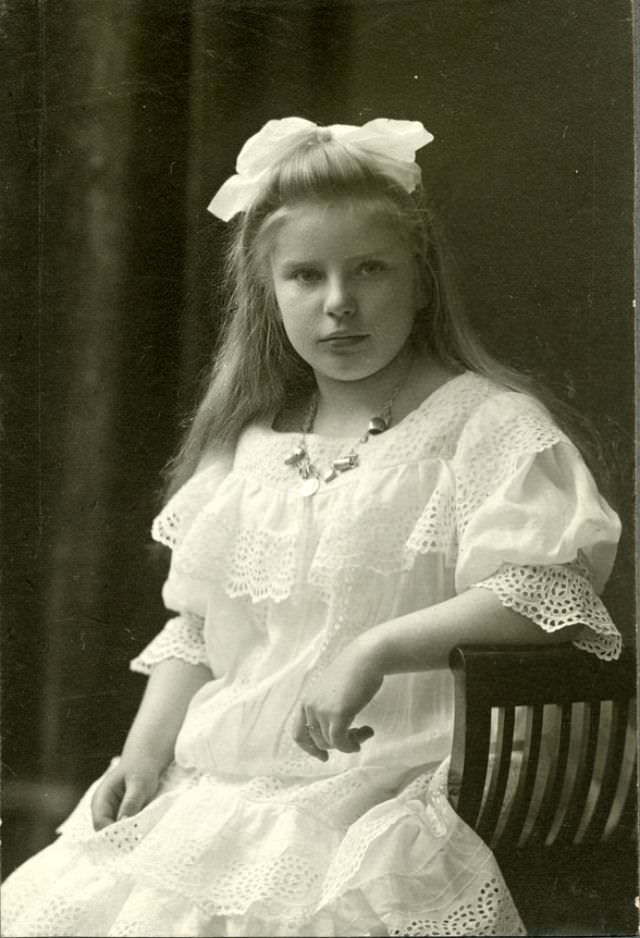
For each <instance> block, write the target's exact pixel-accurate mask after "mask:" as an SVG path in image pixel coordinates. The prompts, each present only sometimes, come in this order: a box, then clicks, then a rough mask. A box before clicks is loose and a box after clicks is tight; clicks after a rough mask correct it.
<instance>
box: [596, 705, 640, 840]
mask: <svg viewBox="0 0 640 938" xmlns="http://www.w3.org/2000/svg"><path fill="white" fill-rule="evenodd" d="M636 754H637V735H636V710H635V707H630V708H629V718H628V720H627V731H626V734H625V746H624V752H623V757H622V765H621V768H620V772H619V775H618V784H617V786H616V793H615V795H614V797H613V803H612V805H611V811H610V812H609V817H608V818H607V823H606V824H605V828H604V831H603V834H602V839H603V840H609V839H610V838H611V837H612V836H613V834H615V833H616V831H617V830H618V829H619V828H621V829H622V830H625V831H627V832H630V833H631V835H632V836H633V835H634V834H635V830H636V808H637V804H636V779H637V760H636Z"/></svg>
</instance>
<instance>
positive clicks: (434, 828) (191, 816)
mask: <svg viewBox="0 0 640 938" xmlns="http://www.w3.org/2000/svg"><path fill="white" fill-rule="evenodd" d="M446 771H447V766H446V764H444V765H443V766H441V767H440V769H438V771H437V772H436V773H435V774H433V772H424V771H423V772H421V773H420V774H416V773H415V772H413V773H412V776H413V777H412V778H410V779H409V781H408V783H401V784H400V787H399V788H398V779H397V778H396V779H394V778H393V773H391V772H389V773H387V775H386V777H384V776H383V777H381V776H377V777H376V778H375V779H374V778H372V777H370V776H368V775H367V773H366V772H363V771H361V770H356V771H354V772H352V773H343V774H341V775H340V776H333V777H329V778H325V779H322V780H319V781H315V782H309V781H308V780H307V781H306V782H300V781H298V782H296V781H293V780H290V781H289V782H288V783H284V782H283V781H282V780H279V779H276V778H257V779H253V780H252V781H247V780H246V779H241V778H238V777H233V776H229V777H226V778H225V777H218V778H216V777H214V776H207V775H202V774H197V773H189V772H185V771H184V770H181V769H179V768H178V767H177V766H172V767H171V768H170V770H169V771H168V772H167V773H166V775H165V777H164V779H163V783H162V788H161V791H160V794H159V795H158V796H157V797H156V798H155V799H154V801H153V802H152V803H151V804H150V805H149V806H148V807H147V808H145V809H144V810H143V811H142V812H140V814H138V815H136V816H135V817H134V818H130V819H125V820H123V821H119V822H116V823H115V824H113V825H111V826H110V827H107V828H105V829H104V830H102V831H100V832H94V831H93V829H92V827H91V820H90V798H91V795H92V791H93V789H90V790H89V792H87V794H86V795H85V797H84V799H83V800H82V801H81V802H80V804H79V806H78V807H77V808H76V810H75V812H74V814H73V815H72V816H71V817H70V818H69V820H68V821H67V822H66V823H65V824H64V825H63V826H62V835H61V837H60V839H59V840H58V841H57V842H56V843H55V844H54V845H52V847H50V848H48V850H47V851H44V852H43V853H42V854H40V855H39V857H38V858H36V861H37V862H36V863H35V864H33V863H32V864H28V865H27V866H25V867H23V868H22V870H19V871H18V873H17V874H14V877H12V879H11V880H10V881H9V886H10V888H9V889H8V890H7V892H6V895H5V898H4V918H3V924H4V930H3V934H5V935H6V936H7V938H9V936H11V935H15V934H30V935H38V934H43V935H44V934H47V935H51V934H55V935H65V934H75V935H78V934H82V935H87V936H89V935H98V934H99V935H109V936H115V935H142V934H150V933H153V934H155V935H158V936H161V935H191V936H193V935H195V934H200V935H224V934H229V935H254V934H255V935H366V934H392V935H393V934H398V935H407V934H452V933H454V934H462V935H465V934H468V935H512V934H513V935H518V934H523V933H524V932H523V929H522V924H521V922H520V920H519V918H518V915H517V913H516V912H515V909H514V906H513V903H512V901H511V898H510V895H509V892H508V890H507V888H506V886H505V884H504V881H503V879H502V876H501V874H500V871H499V870H498V867H497V865H496V863H495V860H494V859H493V857H492V854H491V852H490V850H489V849H488V848H487V847H486V846H485V845H484V844H482V842H481V841H479V840H478V838H477V837H476V836H475V835H474V834H473V833H472V832H471V831H470V830H469V829H468V828H467V827H466V825H465V824H464V823H463V822H462V821H461V820H460V819H459V818H458V817H457V816H456V815H455V813H454V812H453V810H452V809H451V807H450V806H449V803H448V801H447V798H446V791H445V790H446ZM385 786H386V789H385ZM385 796H386V797H385ZM80 857H82V862H79V860H80ZM87 859H89V860H90V863H87ZM56 867H57V873H58V876H59V873H60V869H61V868H62V869H64V870H65V873H66V875H65V876H64V877H63V879H62V880H60V879H59V878H57V879H55V880H54V879H53V878H52V877H51V874H50V871H51V869H53V868H56ZM390 870H392V871H393V872H392V873H391V872H390ZM60 882H64V889H60V886H59V884H60ZM43 887H44V893H43ZM86 890H88V891H89V893H90V895H91V902H86V901H83V902H82V903H79V904H74V901H73V899H72V898H70V897H72V896H74V895H76V896H77V895H82V896H83V897H86ZM36 894H37V895H38V902H37V903H34V905H33V908H32V909H30V908H29V906H28V903H29V897H30V896H35V895H36ZM13 895H16V896H19V897H20V899H21V904H20V906H19V907H17V908H16V907H14V906H13ZM43 909H46V912H43V911H37V910H43ZM154 909H157V913H156V914H157V921H156V922H155V923H154V920H153V916H154V911H153V910H154ZM105 915H106V919H105ZM105 921H107V922H108V923H109V925H108V928H107V930H100V928H102V929H104V928H105V925H104V923H105ZM16 927H20V928H21V929H23V930H22V931H19V932H18V931H16V930H14V929H15V928H16ZM149 928H152V929H155V930H153V931H152V932H150V931H149V930H148V929H149ZM144 929H147V931H145V930H144ZM452 929H453V931H452Z"/></svg>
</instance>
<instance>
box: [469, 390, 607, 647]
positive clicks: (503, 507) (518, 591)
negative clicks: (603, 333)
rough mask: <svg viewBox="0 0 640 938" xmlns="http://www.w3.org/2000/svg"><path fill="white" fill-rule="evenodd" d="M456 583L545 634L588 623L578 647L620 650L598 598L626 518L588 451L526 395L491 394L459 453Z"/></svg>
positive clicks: (476, 414)
mask: <svg viewBox="0 0 640 938" xmlns="http://www.w3.org/2000/svg"><path fill="white" fill-rule="evenodd" d="M453 464H454V473H455V480H456V483H455V484H456V519H457V537H458V552H457V563H456V570H455V576H456V589H457V590H458V591H462V590H464V589H467V588H469V587H471V586H477V587H482V588H485V589H490V590H492V591H493V592H494V593H495V594H496V595H497V596H498V597H499V599H500V600H501V602H502V603H503V604H504V605H506V606H509V607H511V608H513V609H515V610H516V611H518V612H521V613H522V614H523V615H526V616H527V617H528V618H530V619H531V620H533V621H534V622H536V623H537V624H538V625H540V626H541V628H543V629H545V630H546V631H555V630H557V629H560V628H563V627H565V626H569V625H576V624H582V625H584V626H585V630H584V632H583V636H582V637H581V638H579V639H577V640H576V642H575V644H576V645H578V646H579V647H582V648H585V649H586V650H589V651H592V652H594V653H595V654H597V655H598V656H600V657H602V658H614V657H617V656H618V655H619V653H620V649H621V639H620V634H619V632H618V630H617V629H616V627H615V625H614V624H613V622H612V621H611V619H610V617H609V614H608V612H607V610H606V608H605V607H604V605H603V603H602V601H601V600H600V598H599V595H598V594H599V593H600V592H601V591H602V589H603V588H604V585H605V583H606V581H607V579H608V577H609V574H610V573H611V569H612V567H613V562H614V559H615V554H616V545H617V542H618V539H619V536H620V521H619V518H618V516H617V515H616V513H615V512H614V511H613V510H612V509H611V507H610V506H609V505H608V504H607V502H606V501H605V499H604V498H603V497H602V496H601V494H600V493H599V491H598V488H597V486H596V483H595V481H594V479H593V476H592V475H591V473H590V471H589V469H588V468H587V466H586V464H585V462H584V460H583V458H582V456H581V454H580V452H579V451H578V449H577V448H576V447H575V446H574V444H573V443H572V442H571V441H570V440H569V439H568V438H567V437H566V436H565V435H564V434H563V433H562V432H561V431H560V430H559V429H558V427H557V426H556V425H555V423H554V422H553V420H552V419H551V417H550V416H549V414H548V413H547V411H546V410H545V409H544V408H543V407H542V405H541V404H539V403H538V402H537V401H536V400H534V399H533V398H531V397H529V396H528V395H526V394H521V393H517V392H503V393H499V394H496V395H494V396H492V397H490V398H489V399H488V400H486V401H485V402H484V403H483V404H482V405H480V407H478V408H477V410H476V411H475V412H474V414H473V415H472V416H471V417H470V419H469V420H468V422H467V424H466V426H465V427H464V429H463V431H462V433H461V436H460V439H459V442H458V446H457V449H456V453H455V457H454V460H453Z"/></svg>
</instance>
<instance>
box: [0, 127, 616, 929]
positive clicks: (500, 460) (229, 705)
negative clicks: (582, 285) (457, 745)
mask: <svg viewBox="0 0 640 938" xmlns="http://www.w3.org/2000/svg"><path fill="white" fill-rule="evenodd" d="M430 140H431V136H430V134H428V133H427V131H425V129H424V128H423V126H422V125H421V124H420V123H418V122H415V121H394V120H382V119H380V120H374V121H370V122H369V123H367V124H365V125H364V126H363V127H350V126H344V125H336V126H333V127H328V128H319V127H317V126H316V125H315V124H312V123H311V122H309V121H307V120H303V119H300V118H287V119H284V120H276V121H270V122H269V123H268V124H267V125H266V126H265V127H263V129H262V130H261V131H260V132H259V133H258V134H256V135H255V136H254V137H252V138H251V139H250V140H248V141H247V143H246V144H245V146H244V147H243V149H242V152H241V153H240V156H239V158H238V162H237V174H236V175H235V176H233V177H232V178H231V179H229V180H227V182H226V183H225V184H224V185H223V186H222V188H221V190H220V191H219V192H218V194H217V195H216V197H215V198H214V199H213V202H212V203H211V206H210V209H211V211H212V212H213V213H214V214H215V215H217V216H218V217H219V218H221V219H223V220H225V221H230V220H231V219H233V223H232V232H231V240H230V247H229V253H228V276H229V282H230V287H231V294H230V301H229V307H228V312H229V316H228V321H227V324H226V329H225V332H224V337H223V341H222V344H221V348H220V351H219V354H218V357H217V360H216V362H215V365H214V368H213V372H212V377H211V382H210V386H209V389H208V391H207V394H206V396H205V398H204V400H203V401H202V403H201V405H200V407H199V409H198V411H197V414H196V416H195V419H194V421H193V423H192V426H191V428H190V430H189V433H188V435H187V438H186V441H185V444H184V446H183V448H182V450H181V452H180V454H179V455H178V457H177V459H176V460H175V463H174V468H173V481H172V486H171V492H170V496H171V497H170V498H169V499H168V502H167V504H166V505H165V507H164V510H163V511H162V512H161V514H160V515H159V517H158V518H157V519H156V521H155V523H154V527H153V533H154V537H155V538H156V539H157V540H159V541H161V542H162V543H163V544H166V545H168V546H169V547H171V548H172V551H173V553H172V562H171V568H170V572H169V576H168V579H167V581H166V584H165V587H164V593H163V596H164V600H165V603H166V606H167V607H168V609H170V610H173V611H174V612H175V613H176V615H175V617H174V618H172V619H171V620H170V621H169V622H168V624H167V625H166V626H165V628H164V629H163V631H162V632H160V634H159V636H158V637H157V638H156V639H155V640H154V641H153V642H152V643H151V644H150V645H149V646H148V647H147V648H146V649H145V650H144V651H143V652H142V654H141V655H140V656H139V657H138V658H137V659H136V660H135V661H134V662H133V663H132V667H133V668H134V669H135V670H138V671H141V672H143V673H146V674H150V678H149V681H148V685H147V689H146V693H145V695H144V699H143V702H142V705H141V707H140V710H139V712H138V715H137V716H136V719H135V721H134V723H133V726H132V728H131V731H130V733H129V735H128V738H127V740H126V743H125V746H124V749H123V752H122V755H121V757H120V759H119V760H118V761H115V762H114V764H113V765H112V766H111V767H110V768H109V770H108V771H107V772H106V774H105V775H104V776H103V778H102V779H100V780H99V781H98V782H97V783H95V785H94V786H93V787H92V788H91V789H90V790H89V792H87V794H86V796H85V797H84V798H83V800H82V801H81V802H80V804H79V806H78V807H77V808H76V810H75V811H74V813H73V814H72V815H71V817H70V818H69V819H68V820H67V821H66V822H65V823H64V824H63V825H62V827H61V836H60V837H59V839H58V840H57V841H56V843H55V844H53V845H52V846H50V847H48V848H47V849H46V850H44V851H42V852H41V853H40V854H38V855H37V856H36V857H34V858H33V859H32V860H30V861H29V862H27V863H26V864H24V866H22V867H21V868H20V869H18V870H17V871H16V872H15V873H14V874H13V876H12V877H10V878H9V880H8V881H7V883H6V884H5V896H4V906H3V908H4V932H3V933H4V934H5V935H7V936H9V935H100V936H104V935H156V936H163V935H183V936H200V935H202V936H204V935H341V936H347V935H433V934H447V935H481V934H492V935H515V934H521V933H522V932H523V926H522V923H521V922H520V919H519V917H518V914H517V911H516V909H515V908H514V906H513V903H512V900H511V897H510V894H509V892H508V889H507V887H506V885H505V883H504V881H503V879H502V876H501V874H500V871H499V870H498V868H497V866H496V863H495V860H494V858H493V856H492V854H491V852H490V851H489V849H488V848H487V847H486V846H485V845H484V844H483V843H482V842H481V841H480V840H479V838H478V837H477V836H476V835H475V833H474V832H473V831H471V830H470V829H469V828H468V827H467V826H466V825H465V824H464V823H463V822H462V821H461V820H460V819H459V818H458V817H457V816H456V814H455V813H454V811H453V810H452V808H451V806H450V804H449V802H448V800H447V762H446V757H447V753H448V751H449V747H450V740H451V723H452V681H451V676H450V673H449V671H448V669H447V661H448V655H449V652H450V650H451V649H452V648H453V647H454V646H455V645H457V644H460V643H463V642H475V643H477V642H491V643H498V642H503V643H517V642H522V643H532V642H540V643H543V642H553V641H566V640H572V641H574V642H575V644H576V645H577V646H578V647H580V648H583V649H586V650H587V651H590V652H593V653H595V654H596V655H599V656H600V657H603V658H614V657H616V656H617V655H618V654H619V650H620V636H619V634H618V632H617V630H616V628H615V627H614V625H613V624H612V622H611V621H610V618H609V616H608V614H607V612H606V610H605V608H604V607H603V605H602V603H601V602H600V600H599V599H598V595H597V594H598V593H599V592H600V591H601V590H602V587H603V585H604V583H605V581H606V579H607V577H608V575H609V572H610V570H611V567H612V564H613V559H614V554H615V545H616V542H617V540H618V536H619V521H618V518H617V517H616V515H615V514H614V512H613V511H612V510H611V509H610V508H609V506H608V505H607V504H606V502H605V501H604V500H603V499H602V497H601V496H600V495H599V493H598V491H597V488H596V485H595V483H594V480H593V477H592V476H591V474H590V472H589V470H588V469H587V467H586V465H585V462H584V461H583V459H582V457H581V455H580V453H579V451H578V450H577V449H576V446H575V445H574V444H573V443H572V442H571V441H570V440H569V438H568V437H567V436H566V435H565V433H564V432H563V430H561V429H560V428H559V425H558V423H557V422H555V421H554V419H552V417H551V416H550V412H549V410H548V409H547V408H546V407H545V406H543V405H542V404H541V403H540V401H539V399H538V398H536V397H534V396H532V395H531V394H529V393H527V392H526V389H525V387H524V382H523V380H522V379H520V378H518V376H517V375H515V374H513V373H512V372H511V371H509V370H508V369H506V368H504V367H501V366H499V365H498V364H497V363H496V362H494V361H493V360H492V359H490V358H489V356H488V355H487V354H486V353H485V352H484V351H483V350H482V349H481V347H480V346H479V344H478V342H477V341H476V339H475V338H474V337H473V336H472V335H471V333H470V332H469V330H468V328H467V326H466V325H465V323H464V321H463V319H462V318H461V313H460V310H459V308H458V306H457V304H456V301H455V298H454V296H453V294H452V291H451V286H450V283H449V282H448V281H447V278H446V272H445V269H444V266H443V259H442V256H441V254H440V253H439V251H438V247H437V245H436V242H435V240H434V234H433V230H432V223H431V221H430V216H429V213H428V212H427V210H426V209H425V208H424V206H423V204H422V197H421V189H420V171H419V169H418V167H417V165H416V163H415V153H416V150H417V149H419V148H420V147H422V146H424V145H425V144H427V143H428V142H429V141H430Z"/></svg>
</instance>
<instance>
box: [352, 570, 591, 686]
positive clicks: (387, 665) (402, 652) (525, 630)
mask: <svg viewBox="0 0 640 938" xmlns="http://www.w3.org/2000/svg"><path fill="white" fill-rule="evenodd" d="M580 631H581V626H570V627H568V628H565V629H560V630H558V631H557V632H553V633H548V632H545V631H543V629H542V628H540V626H538V625H536V624H535V623H534V622H532V621H531V620H530V619H527V618H526V617H525V616H522V615H520V613H517V612H515V611H514V610H513V609H509V608H507V607H506V606H503V605H502V603H501V602H500V600H499V599H498V597H497V596H496V595H495V594H494V593H492V592H491V591H490V590H485V589H482V588H474V589H469V590H466V591H465V592H464V593H460V594H459V595H458V596H454V597H453V598H452V599H448V600H446V601H445V602H442V603H438V604H436V605H434V606H429V607H427V608H426V609H421V610H419V611H417V612H412V613H410V614H408V615H405V616H401V617H399V618H397V619H392V620H390V621H388V622H384V623H382V624H381V625H378V626H376V627H375V628H373V629H370V630H369V631H368V632H365V633H364V634H363V635H361V636H359V638H358V639H356V643H358V644H359V645H360V649H359V650H360V652H361V653H362V654H363V655H364V657H365V658H366V659H367V660H368V661H370V662H372V663H373V664H374V666H375V667H376V668H377V669H379V671H380V673H381V674H398V673H401V672H406V671H424V670H428V669H430V668H446V667H447V666H448V662H449V653H450V652H451V650H452V648H454V647H455V646H456V645H462V644H487V645H491V644H505V645H507V644H514V645H516V644H543V643H550V642H560V641H570V640H571V639H573V638H575V637H576V636H577V635H578V634H579V633H580Z"/></svg>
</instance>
